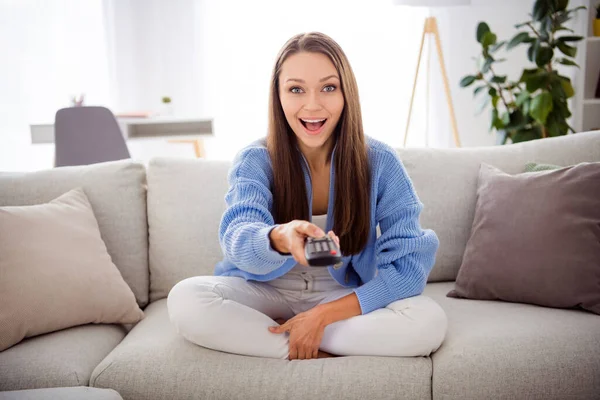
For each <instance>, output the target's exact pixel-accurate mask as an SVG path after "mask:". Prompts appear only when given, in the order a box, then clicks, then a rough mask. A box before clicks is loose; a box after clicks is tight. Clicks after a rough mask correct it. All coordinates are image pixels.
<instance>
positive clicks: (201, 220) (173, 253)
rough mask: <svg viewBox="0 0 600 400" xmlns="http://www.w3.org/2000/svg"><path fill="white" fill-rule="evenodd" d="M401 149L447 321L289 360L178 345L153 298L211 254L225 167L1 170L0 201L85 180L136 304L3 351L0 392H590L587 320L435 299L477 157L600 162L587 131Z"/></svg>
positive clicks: (460, 238) (592, 366)
mask: <svg viewBox="0 0 600 400" xmlns="http://www.w3.org/2000/svg"><path fill="white" fill-rule="evenodd" d="M399 153H400V156H401V158H402V160H403V162H404V165H405V167H406V168H407V170H408V172H409V175H410V177H411V178H412V180H413V182H414V185H415V188H416V190H417V193H418V195H419V197H420V199H421V201H422V202H423V203H424V204H425V208H424V211H423V214H422V217H421V223H422V226H423V227H425V228H431V229H433V230H435V232H436V233H437V234H438V236H439V239H440V248H439V252H438V254H437V260H436V265H435V267H434V269H433V271H432V273H431V275H430V277H429V284H428V285H427V288H426V289H425V294H426V295H429V296H431V297H432V298H434V299H435V300H436V301H438V302H439V304H440V305H441V306H442V307H443V308H444V310H445V311H446V313H447V315H448V319H449V330H448V334H447V337H446V340H445V342H444V344H443V345H442V347H441V348H440V349H439V350H438V351H437V352H436V353H434V354H433V355H432V356H431V357H422V358H396V357H338V358H329V359H317V360H295V361H287V360H275V359H262V358H255V357H245V356H239V355H234V354H226V353H221V352H217V351H212V350H209V349H206V348H202V347H199V346H196V345H194V344H192V343H189V342H187V341H185V340H184V339H183V338H182V337H180V336H178V335H177V334H176V332H175V330H174V329H173V327H172V326H171V324H170V323H169V319H168V315H167V308H166V296H167V294H168V293H169V290H170V289H171V288H172V287H173V285H175V283H177V282H178V281H180V280H182V279H184V278H187V277H190V276H195V275H211V274H212V271H213V266H214V265H215V263H216V262H217V261H219V260H220V259H221V250H220V246H219V242H218V235H217V230H218V225H219V221H220V217H221V214H222V212H223V211H224V207H225V203H224V200H223V199H224V195H225V193H226V191H227V180H226V174H227V170H228V168H229V166H230V164H229V163H228V162H217V161H204V160H181V159H154V160H152V161H151V162H150V163H149V165H148V167H145V166H144V165H143V164H141V163H138V162H135V161H131V160H125V161H118V162H111V163H104V164H97V165H92V166H85V167H66V168H59V169H54V170H48V171H40V172H34V173H23V174H20V173H0V206H2V205H26V204H36V203H41V202H46V201H49V200H51V199H53V198H55V197H57V196H58V195H60V194H62V193H64V192H66V191H67V190H69V189H71V188H73V187H75V186H79V185H81V186H83V188H84V190H85V191H86V194H87V195H88V197H89V199H90V202H91V204H92V206H93V208H94V212H95V214H96V217H97V219H98V223H99V226H100V230H101V233H102V237H103V239H104V241H105V242H106V244H107V247H108V250H109V252H110V254H111V256H112V258H113V261H114V262H115V264H116V265H117V266H118V267H119V269H120V271H121V273H122V275H123V277H124V279H125V280H126V282H127V283H128V284H129V286H130V287H131V289H132V290H133V292H134V294H135V296H136V299H137V301H138V303H139V305H140V306H141V307H142V308H143V309H144V311H145V314H146V317H145V318H144V319H143V320H142V321H141V322H139V323H138V324H137V325H136V326H134V327H121V326H116V325H85V326H78V327H74V328H70V329H65V330H62V331H58V332H54V333H49V334H45V335H41V336H37V337H34V338H30V339H26V340H24V341H23V342H21V343H20V344H18V345H15V346H14V347H12V348H9V349H7V350H5V351H4V352H1V353H0V391H15V390H21V389H35V388H49V387H72V386H90V387H96V388H111V389H114V390H115V391H116V392H118V393H119V394H120V395H121V396H122V397H123V398H124V399H132V400H133V399H191V398H197V399H277V400H281V399H361V400H362V399H366V398H369V399H431V398H433V399H567V398H568V399H582V400H583V399H585V400H589V399H598V398H600V316H598V315H595V314H592V313H588V312H584V311H575V310H560V309H551V308H544V307H538V306H533V305H526V304H516V303H505V302H492V301H476V300H464V299H453V298H448V297H446V293H447V292H448V291H449V290H450V289H452V287H453V280H454V279H455V278H456V274H457V271H458V269H459V266H460V264H461V259H462V254H463V252H464V249H465V245H466V242H467V239H468V237H469V233H470V229H471V223H472V220H473V213H474V207H475V201H476V198H475V189H476V182H477V174H478V168H479V164H480V162H482V161H483V162H486V163H489V164H492V165H494V166H496V167H498V168H500V169H502V170H504V171H506V172H508V173H519V172H522V171H523V169H524V166H525V164H526V163H527V162H529V161H537V162H545V163H552V164H558V165H570V164H574V163H578V162H583V161H600V132H588V133H579V134H576V135H570V136H566V137H559V138H551V139H543V140H538V141H533V142H527V143H523V144H516V145H508V146H503V147H485V148H464V149H401V150H399ZM0 240H1V238H0ZM0 257H1V255H0ZM8 393H9V392H5V393H4V395H6V396H8ZM23 393H25V392H23ZM28 393H31V392H28ZM98 393H99V392H98ZM0 394H2V393H0ZM109 394H110V395H111V396H112V395H114V394H115V393H114V392H113V391H109ZM11 395H12V396H17V397H10V398H18V393H17V394H15V393H14V392H13V393H12V394H11ZM6 398H8V397H6ZM23 398H25V397H23ZM54 398H60V396H58V397H56V396H55V397H54ZM81 398H85V395H84V394H83V392H82V395H81ZM91 398H96V397H91ZM98 398H101V397H98ZM107 398H114V397H107Z"/></svg>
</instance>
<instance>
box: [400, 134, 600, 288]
mask: <svg viewBox="0 0 600 400" xmlns="http://www.w3.org/2000/svg"><path fill="white" fill-rule="evenodd" d="M398 153H399V154H400V158H401V159H402V162H403V164H404V166H405V167H406V170H407V172H408V175H409V176H410V178H411V179H412V181H413V184H414V186H415V190H416V191H417V194H418V196H419V199H420V200H421V202H423V204H424V208H423V211H422V213H421V225H422V226H423V227H425V228H430V229H433V230H434V231H435V232H436V234H437V235H438V237H439V239H440V247H439V249H438V253H437V256H436V263H435V265H434V268H433V270H432V271H431V274H430V275H429V282H436V281H454V280H455V279H456V275H457V273H458V269H459V267H460V265H461V263H462V257H463V253H464V251H465V248H466V245H467V241H468V239H469V237H470V235H471V225H472V224H473V218H474V215H475V204H476V201H477V198H476V192H477V177H478V175H479V168H480V165H481V163H482V162H485V163H487V164H490V165H492V166H494V167H496V168H499V169H501V170H502V171H504V172H506V173H509V174H517V173H521V172H524V171H525V165H526V163H527V162H530V161H532V162H538V163H547V164H555V165H560V166H569V165H573V164H577V163H580V162H585V161H588V162H593V161H600V132H599V131H596V132H585V133H577V134H572V135H567V136H560V137H554V138H546V139H539V140H534V141H529V142H523V143H517V144H510V145H505V146H489V147H465V148H461V149H423V148H420V149H417V148H408V149H399V150H398ZM515 212H518V210H515Z"/></svg>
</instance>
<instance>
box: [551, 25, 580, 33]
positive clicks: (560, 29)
mask: <svg viewBox="0 0 600 400" xmlns="http://www.w3.org/2000/svg"><path fill="white" fill-rule="evenodd" d="M554 31H555V32H558V31H569V32H571V33H574V32H575V31H574V30H573V29H570V28H567V27H566V26H559V27H557V28H556V29H554Z"/></svg>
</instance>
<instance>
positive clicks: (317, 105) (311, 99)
mask: <svg viewBox="0 0 600 400" xmlns="http://www.w3.org/2000/svg"><path fill="white" fill-rule="evenodd" d="M321 108H323V106H322V105H321V101H320V99H319V93H315V92H309V93H308V96H307V97H306V104H304V109H306V110H320V109H321Z"/></svg>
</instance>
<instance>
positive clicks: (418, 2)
mask: <svg viewBox="0 0 600 400" xmlns="http://www.w3.org/2000/svg"><path fill="white" fill-rule="evenodd" d="M470 3H471V1H470V0H394V4H396V5H406V6H417V7H427V8H428V9H429V17H427V18H426V19H425V24H424V26H423V34H422V35H421V46H420V47H419V57H418V60H417V71H416V73H415V80H414V83H413V90H412V94H411V97H410V106H409V109H408V119H407V121H406V130H405V132H404V147H406V139H407V137H408V128H409V126H410V117H411V114H412V107H413V102H414V99H415V92H416V88H417V77H418V76H419V66H420V65H421V58H422V55H423V44H424V42H425V36H427V39H428V46H427V50H428V53H427V71H426V73H427V80H426V82H427V93H426V98H427V101H426V113H425V114H426V115H425V121H426V122H425V123H426V127H427V128H426V132H425V135H426V140H427V137H428V132H427V131H428V125H429V70H430V68H429V61H430V58H431V57H430V55H429V50H430V48H431V39H432V36H433V39H434V40H435V47H436V50H437V56H438V60H439V63H440V70H441V73H442V82H443V85H444V92H445V94H446V103H447V104H448V111H449V113H450V122H451V128H452V134H453V137H454V144H455V145H456V147H460V138H459V136H458V128H457V125H456V116H455V114H454V107H453V105H452V96H451V94H450V85H449V83H448V75H447V73H446V66H445V64H444V56H443V53H442V45H441V40H440V33H439V30H438V26H437V20H436V18H435V17H434V16H432V15H431V8H432V7H449V6H458V5H469V4H470Z"/></svg>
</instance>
